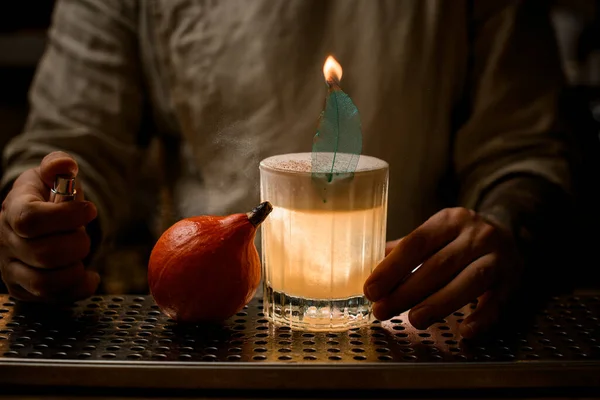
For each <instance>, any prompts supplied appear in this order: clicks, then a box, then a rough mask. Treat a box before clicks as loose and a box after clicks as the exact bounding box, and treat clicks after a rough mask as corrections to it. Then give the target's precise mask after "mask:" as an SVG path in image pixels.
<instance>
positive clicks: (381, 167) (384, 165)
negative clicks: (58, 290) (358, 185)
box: [259, 152, 389, 176]
mask: <svg viewBox="0 0 600 400" xmlns="http://www.w3.org/2000/svg"><path fill="white" fill-rule="evenodd" d="M306 155H308V156H309V157H308V158H309V159H310V157H311V155H312V153H310V152H300V153H285V154H277V155H274V156H270V157H267V158H264V159H262V160H261V161H260V163H259V169H260V170H266V171H269V172H275V173H280V174H284V175H297V176H312V175H313V174H314V173H313V171H300V170H294V169H291V168H277V167H275V166H273V165H268V164H267V162H268V161H269V160H273V159H276V158H278V157H284V156H297V157H298V156H306ZM359 157H360V158H365V159H368V160H371V161H374V162H376V163H377V166H376V167H372V168H364V169H359V170H356V171H354V172H353V173H352V174H353V175H363V174H371V173H377V172H382V171H387V170H389V164H388V162H387V161H384V160H382V159H380V158H377V157H373V156H369V155H366V154H360V155H359ZM305 158H306V157H305ZM359 162H360V161H359ZM316 174H318V175H327V174H329V173H327V172H318V173H316ZM333 174H334V175H335V174H339V175H344V174H346V173H339V172H337V173H336V172H334V173H333Z"/></svg>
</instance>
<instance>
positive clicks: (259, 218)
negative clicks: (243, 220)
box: [246, 201, 273, 228]
mask: <svg viewBox="0 0 600 400" xmlns="http://www.w3.org/2000/svg"><path fill="white" fill-rule="evenodd" d="M271 211H273V206H272V205H271V203H269V202H268V201H265V202H263V203H260V204H259V205H258V206H256V207H255V208H254V209H253V210H252V211H250V212H249V213H247V214H246V215H248V220H249V221H250V223H251V224H252V225H254V226H255V227H257V228H258V226H259V225H260V224H262V222H263V221H264V220H265V219H266V218H267V216H268V215H269V214H270V213H271Z"/></svg>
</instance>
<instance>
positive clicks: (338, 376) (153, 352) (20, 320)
mask: <svg viewBox="0 0 600 400" xmlns="http://www.w3.org/2000/svg"><path fill="white" fill-rule="evenodd" d="M474 307H475V304H470V305H467V306H465V307H464V308H463V309H461V310H460V311H459V312H456V313H454V314H452V315H450V316H449V317H447V318H446V319H444V320H440V321H438V322H436V323H435V324H434V325H433V326H432V327H430V328H429V329H427V330H416V329H415V328H413V327H412V326H411V325H410V324H409V323H408V320H407V318H406V315H405V314H403V315H400V316H398V317H397V318H394V319H392V320H390V321H385V322H379V321H375V322H373V323H372V324H371V325H370V326H368V327H364V328H360V329H353V330H350V331H347V332H318V333H307V332H296V331H292V330H290V329H289V328H288V327H274V326H272V325H271V324H270V323H269V322H268V321H267V320H266V319H265V318H264V314H263V313H262V301H261V300H259V299H254V300H253V301H252V302H251V303H250V304H249V305H248V306H246V308H245V309H244V310H243V311H242V312H240V313H238V314H237V315H235V316H234V317H232V318H231V319H230V320H228V321H227V322H226V323H224V324H222V325H211V326H204V325H194V326H180V325H177V324H175V323H174V321H172V320H169V319H168V318H167V317H166V316H165V315H163V314H162V313H161V312H160V310H158V307H157V306H156V305H155V304H154V302H153V299H152V298H151V297H150V296H134V295H126V296H96V297H92V298H89V299H87V300H84V301H80V302H77V303H75V304H73V305H69V306H64V307H62V308H56V307H50V306H42V305H29V304H20V303H18V302H15V301H13V300H12V299H11V298H9V297H8V296H7V295H0V399H17V398H21V399H33V398H47V399H50V398H52V399H54V398H61V399H71V398H72V399H75V398H148V397H152V398H165V399H167V398H176V397H178V396H185V397H186V398H377V397H383V398H404V399H406V398H413V397H414V398H449V397H453V398H467V397H473V396H476V397H478V398H492V397H493V398H504V397H505V398H526V397H539V396H546V397H553V398H556V397H557V396H558V397H560V396H562V397H564V398H577V397H586V398H589V397H591V396H594V395H600V292H586V293H581V294H580V293H575V294H569V295H565V296H558V297H553V298H552V299H551V300H550V301H549V302H548V303H547V304H546V306H545V307H543V308H540V309H539V310H538V311H537V312H536V313H535V315H533V314H532V315H531V318H529V319H527V320H525V321H521V320H519V321H521V322H519V323H516V322H515V324H514V325H512V324H510V325H512V326H504V327H502V326H501V327H499V328H498V329H497V332H493V333H492V334H491V335H489V336H488V337H486V338H485V339H480V340H475V341H469V340H464V339H462V338H461V337H460V334H459V333H458V324H459V323H460V321H462V319H464V318H465V316H466V315H468V314H469V312H470V311H471V310H472V309H473V308H474ZM161 396H162V397H161ZM191 396H196V397H191Z"/></svg>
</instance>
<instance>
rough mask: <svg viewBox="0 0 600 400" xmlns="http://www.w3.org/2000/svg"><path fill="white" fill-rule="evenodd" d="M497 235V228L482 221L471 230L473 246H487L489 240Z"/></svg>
mask: <svg viewBox="0 0 600 400" xmlns="http://www.w3.org/2000/svg"><path fill="white" fill-rule="evenodd" d="M496 235H497V228H496V227H495V226H493V225H490V224H487V223H484V224H481V225H479V227H478V228H477V229H475V230H473V238H472V241H473V244H474V247H482V246H487V245H488V244H489V243H490V242H492V241H494V240H495V238H496Z"/></svg>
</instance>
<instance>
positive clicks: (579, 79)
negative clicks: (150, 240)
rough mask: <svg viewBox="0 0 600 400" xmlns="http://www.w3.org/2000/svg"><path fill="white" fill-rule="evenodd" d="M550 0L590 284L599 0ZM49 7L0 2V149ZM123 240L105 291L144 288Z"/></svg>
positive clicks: (142, 252) (135, 258)
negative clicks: (578, 156) (574, 142)
mask: <svg viewBox="0 0 600 400" xmlns="http://www.w3.org/2000/svg"><path fill="white" fill-rule="evenodd" d="M106 1H120V0H106ZM141 1H143V0H141ZM441 1H444V0H441ZM449 1H451V0H449ZM481 1H487V0H481ZM552 4H553V13H552V18H553V22H554V26H555V30H556V36H557V39H558V43H559V46H560V51H561V56H562V62H563V68H564V71H565V74H566V76H567V78H568V82H569V88H568V90H567V93H566V100H565V104H566V105H567V107H568V111H569V115H570V116H571V123H572V124H573V126H574V128H575V132H576V133H577V135H578V136H579V138H580V139H581V142H582V143H584V148H585V149H586V151H587V153H586V155H585V160H584V165H585V174H584V176H583V186H584V193H583V196H582V198H583V204H582V207H583V208H582V209H583V214H584V215H586V216H587V215H589V218H584V219H585V224H584V226H583V227H582V229H584V230H585V231H586V232H588V233H587V234H586V235H585V236H586V238H587V239H586V243H584V244H583V246H582V247H584V248H586V249H588V250H589V253H588V254H589V257H590V261H589V264H586V265H585V266H584V267H583V269H584V270H587V271H591V273H592V277H593V279H591V280H590V279H589V277H585V276H583V277H582V279H581V282H582V284H583V285H584V286H586V285H587V284H588V283H589V284H590V286H597V285H599V284H600V281H599V280H598V279H597V277H598V275H599V271H600V268H598V267H597V266H598V262H597V257H596V252H595V248H596V247H597V246H598V244H599V243H600V242H599V240H600V229H598V226H599V225H600V223H598V221H600V210H598V204H599V202H600V195H597V194H595V192H596V191H597V188H596V186H597V185H598V184H599V183H600V150H599V149H600V140H599V134H600V0H560V1H558V0H556V1H553V2H552ZM53 6H54V0H9V1H2V2H0V149H2V148H3V147H4V145H5V143H6V142H7V141H8V140H10V138H12V137H14V136H15V135H17V134H19V133H20V131H21V130H22V127H23V124H24V122H25V119H26V116H27V109H28V104H27V93H28V88H29V85H30V82H31V79H32V77H33V74H34V73H35V66H36V64H37V62H38V61H39V58H40V56H41V55H42V53H43V50H44V45H45V37H46V31H47V28H48V26H49V24H50V19H51V13H52V9H53ZM0 173H2V168H1V167H0ZM145 239H146V238H145ZM125 242H126V243H123V244H122V246H121V247H120V248H119V249H116V250H115V251H114V252H113V253H114V254H113V255H112V256H111V257H112V258H111V259H110V260H106V261H105V264H106V265H107V270H106V271H105V273H104V274H103V275H104V278H103V285H104V287H103V288H102V290H103V291H104V292H108V293H143V292H145V291H146V282H145V275H146V274H145V265H146V256H147V254H146V253H147V251H148V248H147V246H146V247H144V246H143V245H139V244H137V243H135V241H125ZM575 258H577V257H575ZM584 259H585V257H584Z"/></svg>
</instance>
